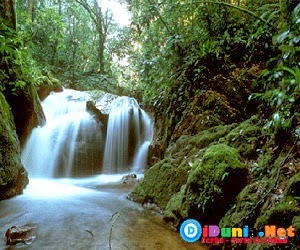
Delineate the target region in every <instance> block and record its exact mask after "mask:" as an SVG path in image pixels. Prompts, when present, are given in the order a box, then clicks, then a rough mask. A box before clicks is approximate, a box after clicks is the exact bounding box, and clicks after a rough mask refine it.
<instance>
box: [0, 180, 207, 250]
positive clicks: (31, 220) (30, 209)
mask: <svg viewBox="0 0 300 250" xmlns="http://www.w3.org/2000/svg"><path fill="white" fill-rule="evenodd" d="M121 177H122V175H99V176H95V177H92V178H81V179H67V178H66V179H55V180H54V179H38V178H36V179H31V180H30V184H29V185H28V187H27V188H26V189H25V190H24V194H23V195H19V196H17V197H14V198H12V199H9V200H4V201H1V202H0V221H1V228H0V235H1V240H0V249H14V247H8V246H6V238H5V236H4V235H5V232H6V230H7V229H8V228H10V227H12V226H21V225H31V226H35V227H36V238H35V239H34V240H33V242H31V243H30V244H29V245H24V244H23V243H19V244H18V245H17V246H16V248H22V249H122V250H123V249H149V250H150V249H191V250H193V249H205V248H204V247H203V246H201V245H200V243H193V244H190V243H187V242H184V241H183V240H182V239H181V237H180V235H179V233H178V232H176V231H175V230H173V229H171V228H170V227H169V226H168V225H167V224H165V223H164V222H163V221H162V218H161V217H160V216H159V215H158V214H156V213H154V212H151V211H149V210H147V209H144V208H143V207H142V206H141V205H140V204H136V203H134V202H131V201H129V200H127V199H126V195H127V194H128V193H129V192H130V190H131V189H132V186H131V185H130V184H123V182H122V181H120V179H121Z"/></svg>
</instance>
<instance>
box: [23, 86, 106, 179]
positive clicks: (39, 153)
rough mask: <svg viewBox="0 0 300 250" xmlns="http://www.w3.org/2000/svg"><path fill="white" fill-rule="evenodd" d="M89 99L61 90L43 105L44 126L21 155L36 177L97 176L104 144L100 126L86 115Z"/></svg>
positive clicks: (34, 131) (85, 96)
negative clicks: (95, 174) (94, 174)
mask: <svg viewBox="0 0 300 250" xmlns="http://www.w3.org/2000/svg"><path fill="white" fill-rule="evenodd" d="M88 98H89V96H88V95H87V94H85V93H83V92H79V91H74V90H64V91H63V92H60V93H52V94H51V95H50V96H48V97H47V98H46V99H45V100H44V101H43V103H42V106H43V110H44V113H45V116H46V124H45V125H44V126H43V127H38V128H35V129H34V130H33V131H32V134H31V136H30V138H29V140H28V141H27V143H26V145H25V148H24V150H23V152H22V162H23V164H24V166H25V167H26V168H27V170H28V172H29V174H30V175H31V176H35V177H71V176H83V175H91V174H93V173H97V172H98V173H99V172H100V168H99V166H100V165H101V161H102V153H101V152H102V151H103V140H102V133H101V124H98V123H97V122H96V121H95V120H94V119H93V118H92V117H91V115H90V114H89V113H88V112H87V111H86V100H87V99H88Z"/></svg>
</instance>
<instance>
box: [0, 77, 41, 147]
mask: <svg viewBox="0 0 300 250" xmlns="http://www.w3.org/2000/svg"><path fill="white" fill-rule="evenodd" d="M4 95H5V98H6V100H7V102H8V103H9V105H10V107H11V109H12V112H13V115H14V120H15V125H16V131H17V135H18V136H19V139H20V143H21V146H23V145H24V144H25V141H26V139H27V137H28V135H29V134H30V133H31V131H32V129H33V128H34V127H36V126H38V125H42V124H44V123H45V121H46V118H45V115H44V112H43V108H42V105H41V102H40V99H39V97H38V94H37V91H36V88H35V85H34V84H33V83H27V84H26V85H25V87H24V88H23V89H18V90H17V92H16V93H13V92H11V91H6V92H5V93H4Z"/></svg>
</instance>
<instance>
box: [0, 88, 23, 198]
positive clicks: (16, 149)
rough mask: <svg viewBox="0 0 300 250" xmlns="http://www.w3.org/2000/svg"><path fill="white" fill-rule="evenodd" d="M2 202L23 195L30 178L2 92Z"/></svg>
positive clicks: (0, 128) (0, 188)
mask: <svg viewBox="0 0 300 250" xmlns="http://www.w3.org/2000/svg"><path fill="white" fill-rule="evenodd" d="M0 107H1V109H0V200H3V199H7V198H10V197H12V196H14V195H16V194H20V193H22V190H23V188H24V187H26V185H27V184H28V176H27V172H26V170H25V169H24V168H23V166H22V164H21V159H20V143H19V139H18V137H17V134H16V129H15V124H14V119H13V115H12V113H11V110H10V107H9V105H8V103H7V101H6V99H5V97H4V95H3V94H2V93H1V92H0Z"/></svg>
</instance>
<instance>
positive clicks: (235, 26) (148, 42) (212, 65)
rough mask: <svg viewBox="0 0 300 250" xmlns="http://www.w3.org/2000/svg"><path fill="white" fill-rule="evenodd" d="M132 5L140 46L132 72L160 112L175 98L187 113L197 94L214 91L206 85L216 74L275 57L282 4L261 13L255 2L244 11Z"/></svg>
mask: <svg viewBox="0 0 300 250" xmlns="http://www.w3.org/2000/svg"><path fill="white" fill-rule="evenodd" d="M128 3H129V6H130V10H131V11H132V13H133V21H132V29H133V31H135V32H136V33H137V34H139V40H140V43H141V48H140V49H139V51H138V53H139V54H140V56H138V57H136V58H137V59H136V60H134V61H132V63H133V65H134V66H133V68H134V70H138V81H139V85H141V86H143V87H144V89H145V95H144V99H145V101H146V102H148V103H149V104H150V105H154V106H155V107H157V109H158V110H161V109H165V108H166V103H168V102H167V101H166V100H165V98H164V97H166V96H168V100H169V101H170V98H169V96H170V95H172V98H171V100H174V98H178V99H181V106H182V109H184V108H185V102H188V101H189V100H188V99H189V98H193V94H194V93H195V92H196V90H197V89H199V88H201V89H203V88H210V86H203V82H205V81H206V79H207V78H209V77H210V76H211V75H215V74H216V72H224V71H226V70H228V69H232V68H234V67H236V66H237V65H241V64H243V63H247V62H248V61H249V60H253V61H255V60H260V59H261V58H262V57H265V58H266V59H267V58H268V57H269V56H270V55H272V53H273V52H272V51H273V48H272V42H271V36H272V31H273V30H274V26H275V25H276V24H277V22H278V21H277V20H278V15H279V13H278V12H279V11H278V9H279V8H278V5H277V4H266V5H263V6H260V7H259V8H258V6H257V5H258V4H253V3H255V1H250V3H249V2H247V3H243V6H237V5H234V4H233V5H230V4H227V3H223V2H213V1H207V2H202V1H195V2H191V1H180V2H179V1H164V2H163V3H162V2H159V3H158V2H157V1H144V2H143V4H142V5H141V4H140V1H133V0H132V1H128ZM247 7H249V10H248V9H247ZM263 7H264V8H263ZM254 11H255V12H258V13H256V14H255V13H254ZM249 13H250V14H251V15H250V14H249ZM241 55H242V57H241ZM216 65H218V67H216ZM174 92H175V93H174ZM186 93H187V94H186ZM173 95H174V97H173ZM173 106H175V105H174V103H173ZM176 106H178V105H176Z"/></svg>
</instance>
